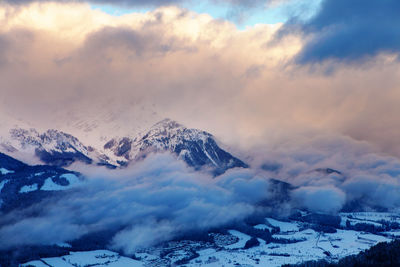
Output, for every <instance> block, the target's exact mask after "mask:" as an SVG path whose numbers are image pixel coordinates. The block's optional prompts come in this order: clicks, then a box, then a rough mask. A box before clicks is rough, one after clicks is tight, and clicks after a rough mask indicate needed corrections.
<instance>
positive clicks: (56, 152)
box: [0, 119, 248, 175]
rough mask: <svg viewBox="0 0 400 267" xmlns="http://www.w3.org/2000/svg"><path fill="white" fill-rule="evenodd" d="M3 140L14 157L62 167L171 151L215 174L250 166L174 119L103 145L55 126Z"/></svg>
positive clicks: (119, 162)
mask: <svg viewBox="0 0 400 267" xmlns="http://www.w3.org/2000/svg"><path fill="white" fill-rule="evenodd" d="M2 139H3V140H1V139H0V152H4V153H6V154H9V155H13V156H15V155H17V154H18V153H19V154H21V153H25V154H27V155H31V156H35V157H36V158H38V159H39V160H40V162H42V163H45V164H49V165H53V166H59V167H67V166H69V165H71V164H72V163H74V162H76V161H79V162H83V163H86V164H97V165H101V166H106V167H109V168H117V167H123V166H126V165H128V164H129V163H131V162H134V161H137V160H140V159H143V158H144V157H146V155H147V154H148V153H151V152H171V153H173V154H175V155H176V156H177V157H178V158H179V159H182V160H183V161H185V162H186V163H187V164H188V165H189V166H191V167H194V168H195V169H200V168H206V169H210V170H211V171H212V172H213V173H214V174H215V175H218V174H221V173H223V172H225V171H226V170H227V169H230V168H235V167H242V168H246V167H248V166H247V164H246V163H244V162H243V161H241V160H240V159H238V158H236V157H234V156H232V155H231V154H230V153H228V152H226V151H225V150H223V149H222V148H220V147H219V146H218V144H217V142H216V141H215V138H214V136H213V135H211V134H210V133H207V132H205V131H201V130H197V129H188V128H186V127H184V126H183V125H181V124H179V123H177V122H175V121H173V120H170V119H165V120H162V121H160V122H158V123H157V124H155V125H153V126H152V127H151V128H150V129H149V130H147V131H144V133H143V134H139V135H138V136H136V137H130V136H126V137H122V138H113V139H111V140H109V141H108V142H106V143H105V144H104V145H103V146H102V147H99V148H94V147H91V146H86V145H84V144H83V143H82V142H81V141H79V139H78V138H76V137H74V136H72V135H70V134H67V133H65V132H62V131H58V130H53V129H52V130H47V131H45V132H43V133H39V132H38V131H37V130H35V129H28V130H27V129H22V128H13V129H11V130H10V132H9V136H8V137H6V138H4V137H3V138H2ZM15 157H17V156H15ZM17 158H18V157H17Z"/></svg>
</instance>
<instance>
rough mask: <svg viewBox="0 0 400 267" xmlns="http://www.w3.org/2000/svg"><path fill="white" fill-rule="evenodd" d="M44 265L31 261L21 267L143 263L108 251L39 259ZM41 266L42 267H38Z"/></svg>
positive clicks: (132, 265) (120, 266) (134, 266)
mask: <svg viewBox="0 0 400 267" xmlns="http://www.w3.org/2000/svg"><path fill="white" fill-rule="evenodd" d="M41 260H42V261H43V262H44V263H45V264H47V265H43V263H42V262H40V261H31V262H27V263H25V264H22V265H21V266H28V265H33V266H38V267H41V266H57V267H72V266H75V267H83V266H108V267H110V266H111V267H124V266H130V267H142V266H143V263H141V262H139V261H137V260H133V259H131V258H127V257H123V256H120V255H119V254H118V253H116V252H112V251H109V250H94V251H83V252H70V254H69V255H65V256H61V257H54V258H43V259H41ZM39 264H42V265H39Z"/></svg>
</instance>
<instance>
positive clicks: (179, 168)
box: [0, 154, 269, 253]
mask: <svg viewBox="0 0 400 267" xmlns="http://www.w3.org/2000/svg"><path fill="white" fill-rule="evenodd" d="M86 171H89V172H91V173H87V181H86V183H85V184H84V185H83V187H82V188H81V189H80V191H77V192H72V193H71V194H67V195H65V196H64V197H63V198H61V199H60V200H58V201H43V202H41V203H38V205H37V206H36V207H33V208H32V209H33V210H35V211H36V212H38V214H37V213H36V212H33V214H35V213H36V215H35V216H34V217H29V215H28V217H25V218H24V217H23V216H22V215H23V214H25V216H26V214H29V212H32V211H30V210H27V211H24V212H23V213H21V212H15V213H11V214H7V215H4V216H2V218H1V219H0V235H1V236H2V237H3V238H2V239H1V241H0V247H2V248H5V247H13V246H15V245H21V244H28V245H29V244H54V243H57V242H65V241H68V240H74V239H76V238H79V237H81V236H82V235H84V234H87V233H93V232H96V231H102V230H111V229H117V230H118V229H120V231H119V233H118V234H117V235H116V236H115V238H114V239H113V241H112V242H111V244H110V245H111V246H112V247H114V248H117V249H123V250H124V251H125V252H126V253H133V251H134V249H137V248H138V247H143V246H151V245H156V244H158V243H159V242H162V241H166V240H170V239H171V238H173V237H176V236H178V235H182V234H184V233H186V232H188V231H203V230H207V229H210V228H213V227H219V226H223V225H226V224H229V223H234V222H235V221H241V220H243V219H244V218H245V217H247V216H249V215H250V214H252V213H253V212H254V211H255V209H256V203H257V202H258V201H260V200H263V199H267V198H268V197H269V192H268V188H269V180H268V179H266V178H261V177H258V176H257V175H256V174H255V173H254V172H252V171H251V170H244V171H236V170H232V171H230V172H228V173H226V174H225V175H223V176H221V177H218V178H217V179H213V177H211V176H208V175H206V174H202V173H200V172H194V171H192V170H190V169H188V168H187V167H186V165H185V164H184V163H183V162H181V161H177V160H176V159H175V157H173V156H171V155H168V154H161V155H152V156H149V157H147V158H146V159H145V160H144V161H143V162H140V163H138V164H136V165H135V166H133V167H132V168H128V169H124V170H114V171H110V170H108V171H107V170H103V169H100V170H99V169H98V168H97V169H96V168H95V169H93V170H92V171H90V169H89V170H88V169H87V170H86ZM100 172H101V174H100ZM240 185H245V187H241V186H240ZM255 189H257V193H256V194H254V192H253V191H254V190H255ZM21 214H22V215H21ZM31 214H32V213H31ZM21 216H22V217H21ZM21 218H23V219H21ZM13 220H16V222H15V223H10V222H13ZM28 225H31V226H30V227H28ZM50 228H51V229H52V231H50V232H49V229H50ZM53 230H54V231H53ZM60 232H62V233H60ZM132 236H135V238H134V239H132ZM132 240H135V241H132Z"/></svg>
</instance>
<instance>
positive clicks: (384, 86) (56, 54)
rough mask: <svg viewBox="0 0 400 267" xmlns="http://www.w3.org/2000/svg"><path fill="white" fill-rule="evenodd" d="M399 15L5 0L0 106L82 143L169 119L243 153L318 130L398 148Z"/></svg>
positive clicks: (267, 6)
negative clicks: (257, 146)
mask: <svg viewBox="0 0 400 267" xmlns="http://www.w3.org/2000/svg"><path fill="white" fill-rule="evenodd" d="M399 10H400V5H399V4H398V2H397V1H395V0H385V1H373V0H370V1H361V0H357V1H351V2H349V1H345V0H318V1H303V0H270V1H266V0H257V1H246V0H209V1H184V0H151V1H141V0H137V1H135V0H132V1H129V0H120V1H107V0H94V1H90V2H87V1H68V0H63V1H44V0H43V1H31V0H6V1H3V2H2V3H1V5H0V24H1V25H0V26H1V27H0V48H1V49H0V51H1V52H0V103H1V105H0V109H1V110H2V112H1V114H2V116H3V117H7V118H12V119H4V120H3V121H4V122H6V121H7V120H17V121H19V122H20V123H26V124H28V125H29V126H32V127H42V128H60V129H63V130H65V131H67V132H71V133H72V134H75V135H77V136H78V137H80V138H82V139H84V140H85V141H86V140H87V141H88V142H91V141H92V142H95V140H94V139H96V140H97V139H99V138H101V137H102V136H103V137H104V136H112V135H128V134H132V133H134V132H135V131H139V130H140V129H143V128H145V127H147V126H148V125H151V124H153V123H155V122H156V121H158V120H161V119H163V118H165V117H169V118H172V119H175V120H177V121H179V122H181V123H183V124H185V125H187V126H189V127H195V128H201V129H204V130H207V131H209V132H211V133H213V134H214V135H215V136H216V137H217V138H218V139H219V140H222V141H223V142H224V143H226V144H227V145H233V144H234V145H237V146H239V147H241V148H246V147H250V146H252V145H255V144H257V143H258V144H265V143H268V144H279V142H286V141H290V140H292V139H301V138H303V136H304V135H315V134H317V133H318V134H334V135H337V136H346V137H350V138H352V139H354V140H357V141H365V142H367V143H369V144H370V145H371V146H373V147H375V149H376V151H379V152H381V153H384V154H387V155H392V156H400V144H399V143H398V142H397V141H396V140H397V139H398V138H399V136H400V121H399V120H398V118H397V114H400V106H399V105H398V103H399V100H400V89H399V84H400V83H399V77H400V76H399V73H398V72H399V60H398V53H399V50H400V39H399V36H400V35H399V32H398V31H399V30H398V29H397V27H395V25H398V23H399V16H398V15H397V14H398V11H399ZM5 128H6V127H4V129H5ZM94 133H97V135H99V136H97V137H96V138H94V137H93V135H95V134H94ZM100 133H101V134H100ZM100 135H101V136H100Z"/></svg>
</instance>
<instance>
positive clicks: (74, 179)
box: [60, 173, 80, 186]
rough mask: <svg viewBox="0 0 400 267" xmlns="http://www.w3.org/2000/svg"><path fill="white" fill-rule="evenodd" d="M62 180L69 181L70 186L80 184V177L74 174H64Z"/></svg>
mask: <svg viewBox="0 0 400 267" xmlns="http://www.w3.org/2000/svg"><path fill="white" fill-rule="evenodd" d="M60 178H65V179H67V181H68V182H69V185H70V186H72V185H75V184H77V183H79V182H80V180H79V178H78V176H76V175H75V174H72V173H66V174H62V175H60Z"/></svg>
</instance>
